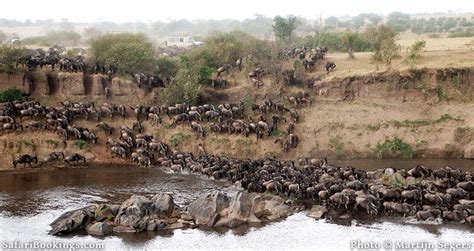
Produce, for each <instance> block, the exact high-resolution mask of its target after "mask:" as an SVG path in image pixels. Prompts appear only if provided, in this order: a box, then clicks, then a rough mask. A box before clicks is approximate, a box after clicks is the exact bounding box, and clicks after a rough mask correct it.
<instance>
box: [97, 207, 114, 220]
mask: <svg viewBox="0 0 474 251" xmlns="http://www.w3.org/2000/svg"><path fill="white" fill-rule="evenodd" d="M119 208H120V206H119V205H106V204H103V205H99V206H98V207H97V210H96V211H95V221H105V220H110V221H113V220H114V219H115V216H116V215H117V213H118V209H119Z"/></svg>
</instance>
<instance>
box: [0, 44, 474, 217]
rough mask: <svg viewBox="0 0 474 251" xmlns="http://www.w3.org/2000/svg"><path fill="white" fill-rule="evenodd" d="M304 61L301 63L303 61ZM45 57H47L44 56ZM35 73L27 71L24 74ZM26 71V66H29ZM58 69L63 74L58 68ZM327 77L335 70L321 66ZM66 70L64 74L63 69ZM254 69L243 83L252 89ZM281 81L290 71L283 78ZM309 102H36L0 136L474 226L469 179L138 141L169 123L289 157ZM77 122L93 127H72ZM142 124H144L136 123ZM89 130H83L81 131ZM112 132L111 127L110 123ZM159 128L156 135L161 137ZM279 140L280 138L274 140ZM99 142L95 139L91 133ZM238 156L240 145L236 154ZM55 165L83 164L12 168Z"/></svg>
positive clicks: (317, 56) (26, 159)
mask: <svg viewBox="0 0 474 251" xmlns="http://www.w3.org/2000/svg"><path fill="white" fill-rule="evenodd" d="M306 53H309V54H311V55H310V59H309V60H308V59H306ZM326 53H327V50H324V49H321V50H307V49H306V48H300V49H293V50H289V51H288V52H287V55H288V56H289V57H298V58H299V59H300V60H302V61H303V65H304V67H305V69H307V70H311V68H312V67H314V64H315V62H316V61H317V60H321V59H323V58H324V57H325V55H326ZM48 55H49V54H48ZM35 64H37V63H34V64H32V65H33V66H34V65H35ZM241 64H242V58H239V59H237V60H236V62H235V64H233V65H232V66H223V67H221V68H219V69H217V72H218V75H217V78H216V80H217V81H219V80H220V79H222V73H224V72H226V71H228V70H229V69H230V67H237V68H238V69H240V68H241ZM35 67H36V66H35ZM61 67H62V69H64V66H61ZM327 67H329V68H327V71H328V72H329V71H331V70H332V69H334V67H335V64H334V63H332V62H327ZM66 69H74V67H72V68H70V67H66ZM262 73H263V70H262V69H256V70H255V71H254V72H252V73H251V74H249V77H250V78H252V82H255V83H256V86H257V87H258V86H259V84H258V83H259V81H261V76H262ZM286 74H287V75H288V76H289V77H288V78H290V79H289V80H291V74H292V73H291V72H290V73H286ZM311 103H312V98H311V97H309V95H308V94H307V93H305V92H299V93H297V94H295V95H291V96H289V97H287V98H286V100H285V101H281V100H278V101H275V100H271V99H266V100H264V101H263V102H262V103H260V104H258V103H254V104H247V103H245V102H238V103H227V104H220V105H212V104H203V105H199V106H190V105H187V104H175V105H172V106H143V105H140V106H135V107H131V106H128V107H127V106H125V105H122V104H120V105H116V104H112V103H104V104H102V105H100V106H98V105H96V104H95V103H94V102H84V103H74V102H69V101H66V102H62V103H61V105H58V106H54V107H53V106H45V105H42V104H40V103H39V102H36V101H26V102H8V103H4V104H3V105H2V108H1V114H0V115H1V116H0V122H2V123H3V125H2V127H1V130H2V133H16V132H17V131H23V130H50V131H53V132H55V133H57V134H58V135H59V137H61V139H62V140H63V142H65V144H67V141H68V140H84V141H87V142H88V143H90V144H98V143H105V144H106V146H107V149H108V150H109V151H110V153H111V155H112V156H113V157H117V158H123V159H130V160H132V161H133V162H135V163H137V165H138V166H140V167H150V168H151V167H158V168H163V169H166V170H169V171H172V172H185V173H196V174H204V175H207V176H209V177H212V178H214V179H226V180H229V181H231V182H233V183H234V184H236V185H237V186H238V187H241V188H243V189H246V190H248V191H250V192H260V193H263V192H270V193H275V194H279V195H282V196H289V197H294V198H296V199H297V200H304V201H308V200H309V201H311V203H319V204H323V205H326V206H327V207H330V208H333V209H336V208H338V209H340V210H353V211H357V210H360V209H362V210H363V211H365V212H366V213H367V214H371V215H378V214H381V213H385V214H396V215H400V216H414V217H416V218H417V219H419V220H430V219H431V220H434V219H438V218H441V219H444V220H448V221H457V222H465V223H468V224H474V177H473V174H472V172H471V171H463V170H460V169H456V168H452V167H449V166H445V167H443V168H439V169H436V170H432V169H430V168H428V167H425V166H423V165H417V166H416V167H414V168H412V169H409V170H405V169H397V168H392V167H390V168H385V169H379V170H376V171H365V170H360V169H357V168H354V167H352V166H345V167H341V166H333V165H331V164H329V163H328V162H327V160H326V159H325V158H322V159H307V158H302V159H298V160H296V161H291V160H289V161H284V160H278V159H277V158H275V157H266V158H258V159H248V158H247V159H237V158H232V157H225V156H216V155H212V154H208V153H207V152H206V150H205V146H204V145H203V144H199V147H198V153H197V154H193V153H191V152H183V151H177V150H173V149H172V147H170V145H169V144H168V143H166V142H164V141H163V140H161V139H159V138H157V137H155V136H153V135H151V134H147V133H146V131H147V130H146V129H148V128H145V125H146V127H150V128H154V129H156V128H155V126H157V125H158V124H164V123H165V122H164V120H167V121H169V123H168V124H167V126H166V127H168V126H169V127H176V126H189V127H190V128H191V130H192V131H193V132H195V134H196V137H206V136H207V135H208V134H211V133H213V134H217V133H226V134H235V135H240V137H250V136H251V135H255V138H256V140H257V141H258V140H260V139H262V138H268V137H272V139H274V143H275V144H279V145H280V147H282V150H284V151H290V150H291V149H292V148H296V147H297V146H298V143H299V138H298V136H297V135H296V134H295V124H297V123H298V122H299V121H300V114H299V113H298V111H297V108H298V107H300V106H304V105H306V104H311ZM117 117H119V118H120V117H121V118H127V117H131V118H133V119H132V120H130V119H129V120H127V121H132V124H131V125H121V126H113V124H114V123H110V122H109V121H113V120H116V119H114V118H117ZM79 120H86V121H89V122H90V123H93V124H94V128H86V127H81V126H78V125H77V123H76V122H78V121H79ZM145 121H148V122H147V123H145ZM90 123H89V124H90ZM115 124H116V123H115ZM166 127H165V126H164V125H162V128H163V130H166V129H165V128H166ZM281 132H283V133H281ZM99 133H100V134H104V137H105V138H107V140H99V137H98V134H99ZM242 147H245V146H242ZM56 161H64V162H65V163H66V164H67V165H68V166H72V165H74V164H76V163H80V162H86V158H85V157H84V156H82V155H81V154H79V153H73V154H70V155H65V154H64V153H63V152H60V151H54V152H51V153H50V154H49V155H48V156H44V158H43V159H41V160H40V161H39V160H38V158H37V156H32V155H28V154H25V155H21V156H19V157H17V158H15V159H14V160H13V161H12V164H13V167H14V168H16V167H17V165H18V164H23V165H29V166H30V167H32V166H33V164H38V162H40V164H43V163H52V162H56Z"/></svg>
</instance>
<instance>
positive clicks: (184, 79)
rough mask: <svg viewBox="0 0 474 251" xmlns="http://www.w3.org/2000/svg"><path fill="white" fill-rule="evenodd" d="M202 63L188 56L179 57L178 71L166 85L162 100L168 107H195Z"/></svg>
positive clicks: (199, 87)
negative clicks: (179, 104) (186, 105)
mask: <svg viewBox="0 0 474 251" xmlns="http://www.w3.org/2000/svg"><path fill="white" fill-rule="evenodd" d="M202 66H203V64H202V61H195V60H192V59H191V58H190V57H189V56H185V55H183V56H181V57H180V59H179V70H178V72H177V74H176V77H175V78H174V79H173V81H172V82H171V83H170V84H168V85H167V86H166V87H167V88H165V89H164V90H163V92H162V98H163V100H165V102H166V103H167V104H168V105H173V104H177V103H186V104H189V105H195V104H197V102H198V99H199V96H200V94H201V83H200V81H201V75H200V74H201V69H202Z"/></svg>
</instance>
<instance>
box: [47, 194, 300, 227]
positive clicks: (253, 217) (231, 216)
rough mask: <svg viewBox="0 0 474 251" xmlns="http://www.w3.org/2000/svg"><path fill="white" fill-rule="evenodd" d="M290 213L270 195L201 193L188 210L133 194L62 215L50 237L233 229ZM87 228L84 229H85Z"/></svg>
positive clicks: (164, 197) (162, 198)
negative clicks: (83, 231) (80, 232)
mask: <svg viewBox="0 0 474 251" xmlns="http://www.w3.org/2000/svg"><path fill="white" fill-rule="evenodd" d="M292 212H293V210H292V208H290V207H289V206H288V205H287V204H286V203H285V200H284V199H282V198H280V197H278V196H275V195H270V194H257V193H249V192H246V191H243V192H238V193H237V194H236V195H235V196H233V197H232V198H230V197H229V196H227V195H226V194H225V193H223V192H219V191H216V192H211V193H208V194H204V195H202V196H200V197H199V198H197V199H196V200H195V201H193V202H192V203H191V204H190V205H189V206H188V208H187V210H181V209H180V208H179V207H178V206H176V205H175V204H174V201H173V197H172V196H170V195H169V194H166V193H158V194H156V195H155V196H153V197H152V198H151V199H149V198H147V197H145V196H140V195H132V196H131V197H130V198H129V199H127V200H126V201H125V202H123V203H122V205H120V206H119V205H113V204H101V205H93V206H90V207H85V208H81V209H78V210H74V211H71V212H67V213H65V214H63V215H62V216H61V217H60V218H58V219H57V220H55V221H54V222H53V223H51V226H52V228H53V229H52V230H51V231H50V233H51V234H53V235H58V234H65V233H72V232H75V231H77V230H80V229H86V231H87V233H89V234H90V235H96V236H105V235H108V234H111V233H112V232H116V233H129V232H141V231H155V230H172V229H179V228H186V227H196V226H199V225H201V226H209V227H230V228H232V227H236V226H239V225H241V224H245V223H258V222H264V221H268V220H276V219H280V218H283V217H286V216H288V215H289V214H290V213H292ZM86 226H87V227H86Z"/></svg>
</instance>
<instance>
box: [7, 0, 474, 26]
mask: <svg viewBox="0 0 474 251" xmlns="http://www.w3.org/2000/svg"><path fill="white" fill-rule="evenodd" d="M392 11H402V12H405V13H433V12H448V11H454V12H474V0H325V1H321V0H284V1H283V0H266V1H263V0H230V1H229V0H159V1H158V0H154V1H153V0H127V1H124V0H76V1H70V0H1V7H0V18H8V19H19V20H25V19H32V20H36V19H48V18H53V19H56V20H59V19H61V18H68V19H69V20H70V21H86V22H87V21H116V22H126V21H145V22H146V21H157V20H162V21H166V20H170V19H181V18H186V19H190V20H195V19H224V18H233V19H245V18H251V17H253V16H254V15H255V14H257V13H258V14H263V15H265V16H270V17H273V16H275V15H288V14H294V15H298V16H303V17H306V18H310V19H314V18H317V17H319V16H320V15H322V17H328V16H333V15H335V16H342V15H351V16H354V15H357V14H359V13H367V12H372V13H378V14H387V13H390V12H392Z"/></svg>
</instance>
